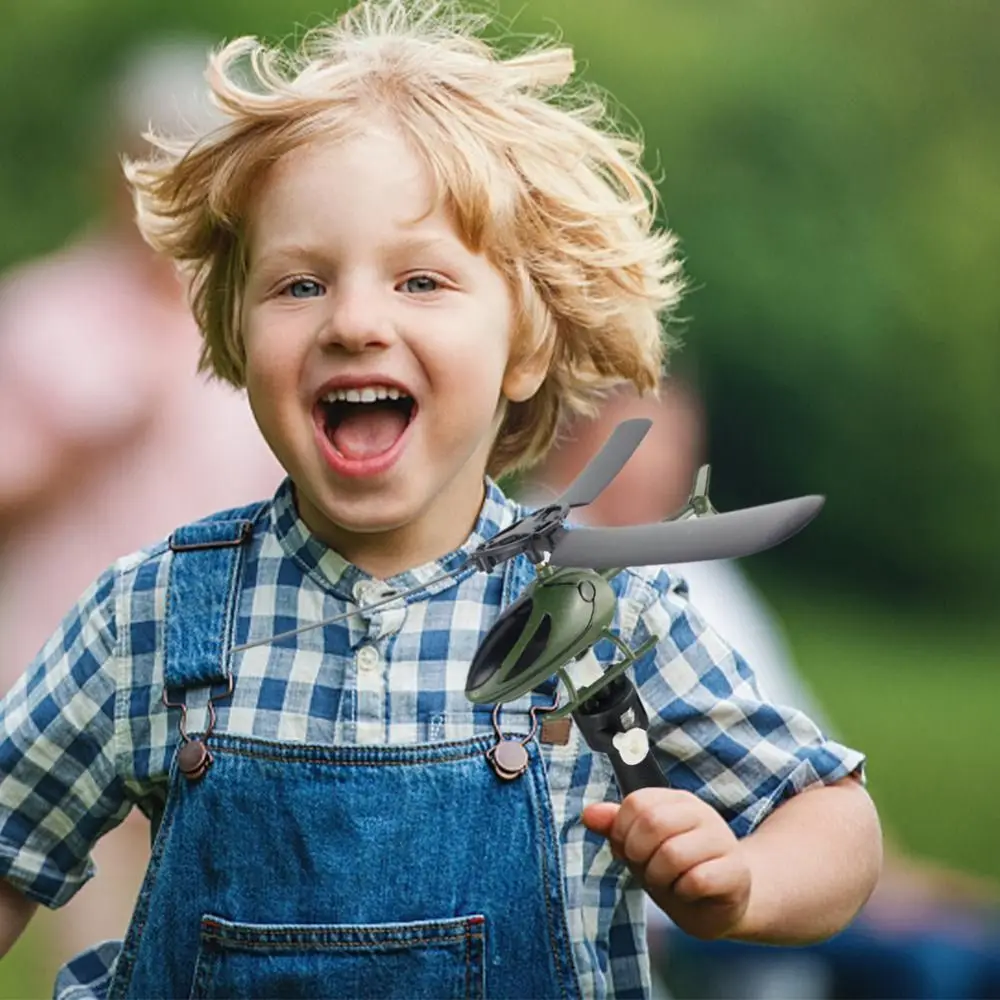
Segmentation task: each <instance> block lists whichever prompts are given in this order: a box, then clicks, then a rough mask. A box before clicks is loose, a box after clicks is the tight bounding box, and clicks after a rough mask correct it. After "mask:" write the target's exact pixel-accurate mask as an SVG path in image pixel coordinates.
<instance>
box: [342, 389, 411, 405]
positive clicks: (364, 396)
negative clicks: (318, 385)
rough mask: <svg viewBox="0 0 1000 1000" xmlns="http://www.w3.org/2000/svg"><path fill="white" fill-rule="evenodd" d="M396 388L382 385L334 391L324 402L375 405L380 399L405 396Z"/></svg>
mask: <svg viewBox="0 0 1000 1000" xmlns="http://www.w3.org/2000/svg"><path fill="white" fill-rule="evenodd" d="M405 395H406V393H405V392H400V391H399V390H398V389H396V388H392V387H390V386H382V385H366V386H365V387H364V388H363V389H334V390H333V392H328V393H327V394H326V395H325V396H324V397H323V401H324V402H327V403H374V402H376V401H377V400H380V399H399V398H400V397H401V396H405Z"/></svg>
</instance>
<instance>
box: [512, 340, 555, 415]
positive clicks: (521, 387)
mask: <svg viewBox="0 0 1000 1000" xmlns="http://www.w3.org/2000/svg"><path fill="white" fill-rule="evenodd" d="M554 347H555V341H554V340H553V341H552V342H550V343H549V344H546V345H545V346H544V347H542V348H540V349H539V350H537V351H535V353H534V354H532V355H530V356H529V357H527V358H522V359H520V360H518V361H511V363H510V364H509V365H508V366H507V371H506V372H505V373H504V377H503V383H502V384H501V387H500V388H501V391H502V392H503V394H504V396H505V397H506V398H507V399H509V400H510V402H512V403H523V402H525V401H526V400H528V399H531V397H532V396H534V395H535V393H536V392H538V390H539V389H540V388H541V386H542V383H543V382H544V381H545V376H546V375H548V373H549V363H550V361H551V360H552V351H553V348H554Z"/></svg>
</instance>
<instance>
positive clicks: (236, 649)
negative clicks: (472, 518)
mask: <svg viewBox="0 0 1000 1000" xmlns="http://www.w3.org/2000/svg"><path fill="white" fill-rule="evenodd" d="M466 565H467V562H465V563H462V564H461V565H460V566H457V567H456V568H455V569H453V570H452V571H451V572H450V573H442V574H441V575H440V576H436V577H434V578H433V579H432V580H428V581H427V582H426V583H422V584H420V586H419V587H411V588H410V589H409V590H401V591H399V593H395V594H390V595H389V596H388V597H384V598H382V599H381V600H379V601H374V602H373V603H372V604H364V605H359V606H358V607H356V608H355V609H354V610H353V611H343V612H341V613H340V614H339V615H334V616H333V617H332V618H324V619H323V620H322V621H318V622H311V623H310V624H308V625H303V626H301V627H300V628H293V629H289V631H287V632H279V633H278V634H277V635H269V636H267V638H265V639H255V640H254V641H253V642H245V643H243V645H241V646H233V647H232V649H231V650H230V652H231V653H242V652H245V651H246V650H248V649H253V648H254V647H255V646H266V645H268V644H269V643H272V642H278V641H280V640H281V639H291V638H292V636H296V635H301V634H302V633H303V632H311V631H312V630H313V629H314V628H325V627H326V626H327V625H336V624H337V622H342V621H346V620H347V619H348V618H350V617H352V616H353V615H362V614H365V613H367V612H369V611H374V610H375V609H376V608H384V607H386V606H387V605H389V604H392V603H393V602H394V601H401V600H403V598H406V597H410V596H412V595H413V594H419V593H420V591H422V590H426V589H427V588H428V587H433V586H434V584H436V583H440V582H441V581H442V580H448V579H451V577H453V576H455V574H456V573H459V572H460V571H461V570H462V569H464V568H465V566H466Z"/></svg>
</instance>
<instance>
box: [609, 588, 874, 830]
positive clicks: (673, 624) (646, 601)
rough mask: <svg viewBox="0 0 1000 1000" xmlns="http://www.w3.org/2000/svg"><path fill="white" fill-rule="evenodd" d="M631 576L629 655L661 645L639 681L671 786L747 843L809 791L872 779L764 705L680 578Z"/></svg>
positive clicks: (843, 751) (796, 721) (794, 713)
mask: <svg viewBox="0 0 1000 1000" xmlns="http://www.w3.org/2000/svg"><path fill="white" fill-rule="evenodd" d="M623 577H624V578H625V584H624V588H623V592H622V594H621V598H622V600H621V602H620V603H621V604H624V610H623V612H622V614H623V626H624V627H625V631H627V632H630V633H631V635H630V637H629V644H630V646H632V647H633V648H634V647H636V646H638V645H639V644H640V643H642V642H644V641H645V640H647V639H648V638H650V637H651V636H656V637H658V641H657V643H656V646H655V650H654V651H653V652H651V653H649V654H647V655H646V656H643V657H641V658H640V660H639V661H638V662H637V663H636V665H635V667H634V668H633V676H634V678H635V681H636V686H637V689H638V691H639V695H640V697H641V699H642V701H643V704H644V705H645V707H646V710H647V712H648V713H649V736H650V741H651V743H652V745H653V749H654V753H656V755H657V757H658V759H659V760H660V763H661V765H662V766H663V768H664V770H665V773H666V775H667V778H668V780H669V781H670V784H671V785H672V786H673V787H675V788H681V789H685V790H687V791H690V792H692V793H694V794H695V795H698V796H699V797H700V798H702V799H703V800H705V801H706V802H708V803H709V804H710V805H712V806H713V807H714V808H715V809H717V810H718V811H719V812H720V813H721V814H722V815H723V817H724V818H725V819H726V821H727V822H728V824H729V826H730V828H731V829H732V830H733V832H734V833H735V834H736V835H737V836H740V837H742V836H745V835H746V834H748V833H750V832H751V831H752V830H753V829H754V828H755V827H756V826H757V825H758V824H759V823H760V822H761V821H762V820H763V819H764V818H765V817H766V816H767V815H768V814H769V813H770V812H771V811H772V810H773V809H774V808H775V807H777V806H778V805H779V804H780V803H781V802H782V801H784V800H785V799H786V798H788V797H790V796H792V795H794V794H796V793H798V792H801V791H803V790H804V789H806V788H809V787H811V786H814V785H817V784H832V783H833V782H836V781H839V780H841V779H842V778H845V777H847V776H849V775H853V776H855V777H857V778H859V779H860V780H862V781H863V780H864V760H865V758H864V755H863V754H861V753H859V752H858V751H856V750H852V749H850V748H848V747H846V746H843V745H841V744H840V743H837V742H835V741H833V740H830V739H828V738H827V737H826V736H825V735H824V734H823V733H822V732H821V730H820V729H819V727H818V726H817V725H816V723H815V722H814V721H813V720H812V719H810V718H809V717H808V716H807V715H806V714H805V713H803V712H802V711H800V710H799V709H796V708H793V707H791V706H785V705H782V706H780V707H779V706H777V705H774V704H771V703H770V702H768V701H767V700H765V698H764V697H763V695H762V694H761V691H760V688H759V686H758V684H757V682H756V678H755V675H754V673H753V670H752V666H751V665H750V664H748V663H747V662H746V661H745V660H744V659H743V657H742V656H741V655H740V654H739V653H738V652H737V651H736V650H734V649H733V648H732V647H730V646H729V645H728V644H727V643H726V642H725V641H724V640H723V639H722V638H720V637H719V636H718V634H717V633H715V632H714V631H713V630H712V629H711V628H709V626H708V625H707V624H706V622H705V621H704V619H703V618H702V617H701V616H700V615H699V613H698V612H697V610H696V609H695V608H694V607H693V606H692V605H691V603H690V601H689V600H688V594H687V587H686V584H685V583H684V582H683V580H682V578H681V577H679V576H676V575H672V574H671V573H669V572H667V571H666V570H658V571H656V570H654V571H650V572H649V575H645V576H644V575H642V574H640V573H638V572H635V571H628V572H627V574H623ZM629 618H630V619H631V621H629ZM630 626H631V627H630Z"/></svg>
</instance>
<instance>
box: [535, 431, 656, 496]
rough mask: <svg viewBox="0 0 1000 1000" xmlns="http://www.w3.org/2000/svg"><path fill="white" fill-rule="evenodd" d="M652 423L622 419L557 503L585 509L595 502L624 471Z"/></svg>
mask: <svg viewBox="0 0 1000 1000" xmlns="http://www.w3.org/2000/svg"><path fill="white" fill-rule="evenodd" d="M652 424H653V421H652V420H647V419H646V418H645V417H633V418H632V419H631V420H623V421H622V422H621V423H620V424H619V425H618V426H617V427H616V428H615V429H614V430H613V431H612V432H611V436H610V437H609V438H608V440H607V441H605V442H604V445H603V447H602V448H601V450H600V451H599V452H598V453H597V454H596V455H595V456H594V457H593V458H592V459H591V460H590V462H588V463H587V466H586V467H585V468H584V470H583V471H582V472H581V473H580V475H578V476H577V477H576V479H574V480H573V482H572V483H570V484H569V486H568V487H567V488H566V490H565V491H564V492H563V494H562V496H560V497H559V498H558V499H557V500H555V501H554V502H555V503H557V504H561V505H564V506H566V507H585V506H586V505H587V504H589V503H593V502H594V501H595V500H596V499H597V497H598V496H599V495H600V493H601V491H602V490H604V488H605V487H606V486H607V485H608V484H609V483H610V482H611V480H612V479H614V478H615V476H617V475H618V473H619V472H621V470H622V468H623V467H624V465H625V463H626V462H627V461H628V460H629V459H630V458H631V457H632V453H633V452H634V451H635V449H636V448H638V447H639V444H640V442H641V441H642V439H643V438H644V437H645V436H646V433H647V431H648V430H649V428H650V427H651V426H652Z"/></svg>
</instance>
